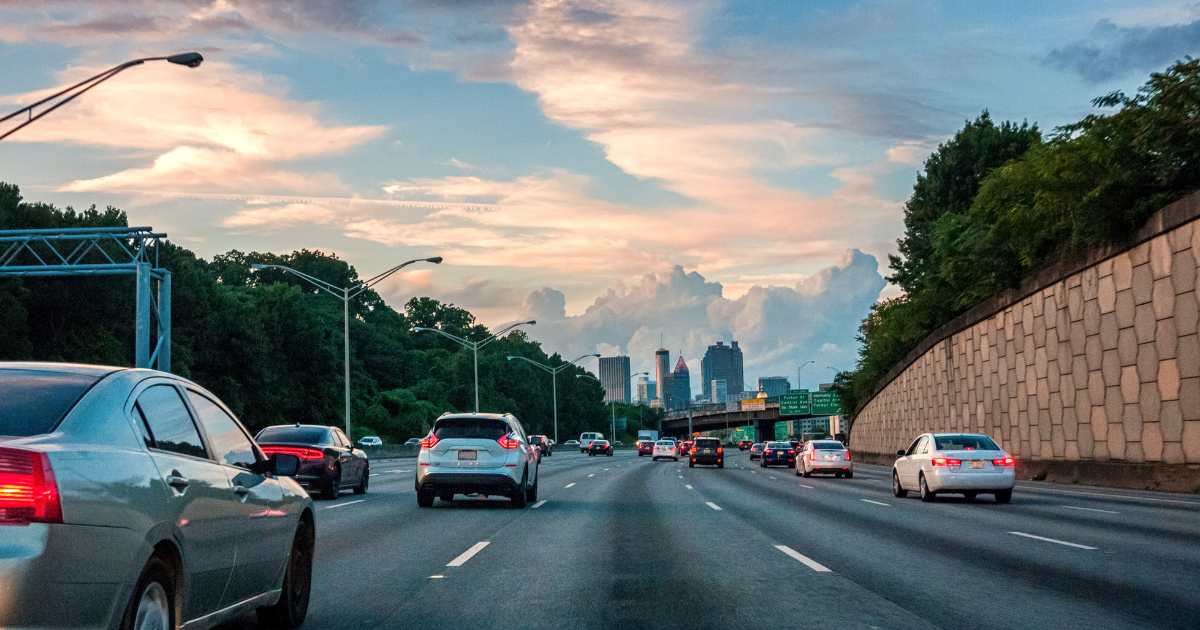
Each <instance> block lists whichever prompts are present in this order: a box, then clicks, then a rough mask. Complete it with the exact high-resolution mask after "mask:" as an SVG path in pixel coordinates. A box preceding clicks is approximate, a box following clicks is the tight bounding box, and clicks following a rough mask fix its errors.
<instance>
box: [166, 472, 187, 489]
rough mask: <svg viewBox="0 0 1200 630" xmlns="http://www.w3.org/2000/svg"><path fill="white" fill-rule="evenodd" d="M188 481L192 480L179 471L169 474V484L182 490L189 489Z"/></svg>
mask: <svg viewBox="0 0 1200 630" xmlns="http://www.w3.org/2000/svg"><path fill="white" fill-rule="evenodd" d="M188 483H190V482H189V481H188V480H187V477H184V476H182V475H180V474H179V471H175V472H172V473H171V474H169V475H167V485H168V486H171V487H172V488H175V489H176V490H179V491H181V492H182V491H183V490H186V489H187V487H188Z"/></svg>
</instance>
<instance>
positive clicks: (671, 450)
mask: <svg viewBox="0 0 1200 630" xmlns="http://www.w3.org/2000/svg"><path fill="white" fill-rule="evenodd" d="M650 459H652V460H654V461H658V460H659V459H670V460H671V461H673V462H677V461H679V451H678V450H676V448H675V442H674V441H672V440H659V441H657V442H655V443H654V452H653V453H652V454H651V455H650Z"/></svg>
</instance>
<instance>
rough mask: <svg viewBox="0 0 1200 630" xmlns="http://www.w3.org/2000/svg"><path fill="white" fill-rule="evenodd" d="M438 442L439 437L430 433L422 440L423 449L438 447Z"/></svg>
mask: <svg viewBox="0 0 1200 630" xmlns="http://www.w3.org/2000/svg"><path fill="white" fill-rule="evenodd" d="M438 441H439V440H438V436H436V435H434V434H433V433H430V434H429V435H426V436H425V437H423V438H421V448H433V447H435V446H437V443H438Z"/></svg>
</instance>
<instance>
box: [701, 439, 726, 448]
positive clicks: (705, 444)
mask: <svg viewBox="0 0 1200 630" xmlns="http://www.w3.org/2000/svg"><path fill="white" fill-rule="evenodd" d="M720 445H721V441H720V440H713V439H709V440H696V446H699V447H702V448H716V447H718V446H720Z"/></svg>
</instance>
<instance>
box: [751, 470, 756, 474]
mask: <svg viewBox="0 0 1200 630" xmlns="http://www.w3.org/2000/svg"><path fill="white" fill-rule="evenodd" d="M750 474H751V475H757V474H758V471H757V470H751V471H750Z"/></svg>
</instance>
